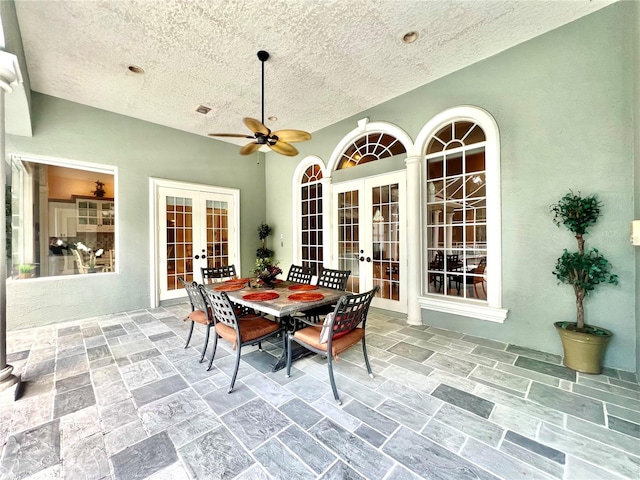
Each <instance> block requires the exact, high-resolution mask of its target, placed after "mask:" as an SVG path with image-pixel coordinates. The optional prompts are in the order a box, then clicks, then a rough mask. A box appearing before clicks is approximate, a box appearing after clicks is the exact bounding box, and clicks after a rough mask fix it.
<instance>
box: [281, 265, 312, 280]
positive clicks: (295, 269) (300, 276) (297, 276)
mask: <svg viewBox="0 0 640 480" xmlns="http://www.w3.org/2000/svg"><path fill="white" fill-rule="evenodd" d="M312 276H313V274H312V273H311V269H310V268H309V267H303V266H301V265H291V266H290V267H289V273H288V274H287V282H295V283H311V277H312Z"/></svg>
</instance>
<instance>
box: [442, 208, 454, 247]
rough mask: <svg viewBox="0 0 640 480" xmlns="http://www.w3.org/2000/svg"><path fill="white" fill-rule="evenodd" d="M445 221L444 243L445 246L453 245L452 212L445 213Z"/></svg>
mask: <svg viewBox="0 0 640 480" xmlns="http://www.w3.org/2000/svg"><path fill="white" fill-rule="evenodd" d="M446 222H447V223H445V228H446V229H447V234H446V235H445V237H444V238H445V239H446V245H445V248H448V249H450V248H452V247H453V212H451V213H447V220H446Z"/></svg>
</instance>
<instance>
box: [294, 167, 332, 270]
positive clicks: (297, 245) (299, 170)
mask: <svg viewBox="0 0 640 480" xmlns="http://www.w3.org/2000/svg"><path fill="white" fill-rule="evenodd" d="M313 165H318V166H319V167H320V170H321V172H322V179H321V180H320V182H319V183H320V184H321V185H322V211H323V212H327V210H326V208H328V207H329V205H328V203H327V202H328V200H327V183H328V181H329V180H328V175H327V173H328V172H327V168H326V167H325V165H324V162H323V161H322V159H321V158H320V157H318V156H316V155H309V156H308V157H305V158H303V159H302V160H301V161H300V163H299V164H298V166H297V167H296V169H295V171H294V172H293V177H292V178H293V180H292V185H291V192H292V195H291V196H292V201H293V208H292V213H293V219H292V222H291V228H292V230H291V238H292V239H293V241H292V242H291V243H292V245H293V263H294V264H296V265H302V222H301V216H302V210H301V203H302V196H301V194H300V189H301V187H302V183H301V182H302V177H303V176H304V172H306V171H307V169H308V168H309V167H311V166H313ZM325 219H326V217H325ZM329 223H330V222H328V221H323V222H322V238H323V240H324V242H323V245H322V248H323V258H324V262H325V264H327V258H328V257H327V251H328V250H327V244H328V240H327V239H328V234H329V225H328V224H329Z"/></svg>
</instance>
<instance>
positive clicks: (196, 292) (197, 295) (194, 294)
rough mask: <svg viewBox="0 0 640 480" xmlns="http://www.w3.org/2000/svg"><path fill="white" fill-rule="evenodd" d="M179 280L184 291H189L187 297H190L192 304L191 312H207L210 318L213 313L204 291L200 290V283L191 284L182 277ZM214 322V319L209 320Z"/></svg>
mask: <svg viewBox="0 0 640 480" xmlns="http://www.w3.org/2000/svg"><path fill="white" fill-rule="evenodd" d="M178 280H180V282H182V285H183V286H184V289H185V290H186V291H187V295H189V301H190V302H191V310H192V311H194V312H195V311H196V310H201V311H203V312H205V313H206V314H207V316H209V315H210V313H211V311H210V310H209V308H208V305H207V299H206V297H205V296H204V295H203V294H202V291H201V290H200V288H198V283H197V282H192V283H189V282H187V281H186V280H185V279H184V278H182V277H178ZM212 320H213V319H212V318H209V321H212Z"/></svg>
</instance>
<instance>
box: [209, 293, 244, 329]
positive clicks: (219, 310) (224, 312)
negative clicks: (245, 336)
mask: <svg viewBox="0 0 640 480" xmlns="http://www.w3.org/2000/svg"><path fill="white" fill-rule="evenodd" d="M199 288H200V291H201V292H202V294H203V295H205V296H206V297H207V299H208V300H209V305H211V308H212V309H213V317H214V318H215V321H216V322H222V323H224V324H225V325H228V326H229V327H232V328H234V329H235V330H236V331H239V330H238V328H239V327H238V317H237V316H236V312H235V309H234V308H233V305H232V303H231V301H230V300H229V297H228V296H227V294H226V293H224V292H218V291H216V290H211V289H205V288H204V285H200V287H199Z"/></svg>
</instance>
